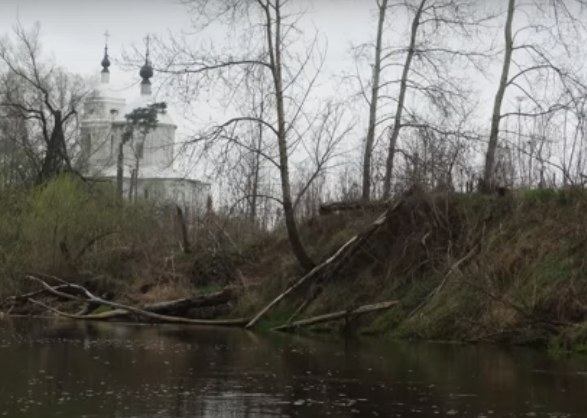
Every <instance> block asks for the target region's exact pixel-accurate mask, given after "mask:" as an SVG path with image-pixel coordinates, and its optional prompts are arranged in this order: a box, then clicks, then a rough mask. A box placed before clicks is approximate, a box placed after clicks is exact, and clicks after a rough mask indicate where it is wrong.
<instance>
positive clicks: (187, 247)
mask: <svg viewBox="0 0 587 418" xmlns="http://www.w3.org/2000/svg"><path fill="white" fill-rule="evenodd" d="M175 207H176V209H177V222H178V223H179V234H180V235H179V237H180V242H181V250H182V251H183V253H184V254H190V253H191V252H192V248H191V244H190V239H189V236H188V228H187V225H186V222H185V218H184V216H183V211H182V210H181V208H180V207H179V206H178V205H176V206H175Z"/></svg>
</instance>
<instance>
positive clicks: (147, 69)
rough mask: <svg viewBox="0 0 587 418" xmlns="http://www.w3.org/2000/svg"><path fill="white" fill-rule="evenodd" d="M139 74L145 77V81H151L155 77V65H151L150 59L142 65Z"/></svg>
mask: <svg viewBox="0 0 587 418" xmlns="http://www.w3.org/2000/svg"><path fill="white" fill-rule="evenodd" d="M139 75H140V76H141V78H142V79H143V83H146V82H150V81H149V79H150V78H152V77H153V66H152V65H151V62H150V61H149V60H148V59H147V60H146V61H145V64H144V65H143V66H142V67H141V70H140V71H139Z"/></svg>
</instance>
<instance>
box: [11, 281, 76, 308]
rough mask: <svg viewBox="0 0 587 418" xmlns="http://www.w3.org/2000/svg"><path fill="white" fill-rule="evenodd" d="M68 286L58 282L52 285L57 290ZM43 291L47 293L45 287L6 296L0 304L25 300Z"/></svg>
mask: <svg viewBox="0 0 587 418" xmlns="http://www.w3.org/2000/svg"><path fill="white" fill-rule="evenodd" d="M68 287H69V284H60V285H58V286H54V288H55V289H57V290H64V289H67V288H68ZM43 293H47V289H41V290H35V291H34V292H29V293H23V294H22V295H14V296H8V297H7V298H5V299H4V300H2V301H0V306H3V305H5V304H7V303H9V302H12V303H14V302H18V301H21V300H22V301H27V300H28V299H30V298H32V297H35V296H38V295H41V294H43Z"/></svg>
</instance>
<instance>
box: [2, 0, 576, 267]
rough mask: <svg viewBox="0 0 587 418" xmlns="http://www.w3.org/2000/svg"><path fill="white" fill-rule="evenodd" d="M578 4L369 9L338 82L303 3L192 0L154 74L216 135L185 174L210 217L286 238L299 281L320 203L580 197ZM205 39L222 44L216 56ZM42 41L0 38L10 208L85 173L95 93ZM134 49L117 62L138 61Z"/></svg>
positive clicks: (505, 2) (192, 154) (5, 189)
mask: <svg viewBox="0 0 587 418" xmlns="http://www.w3.org/2000/svg"><path fill="white" fill-rule="evenodd" d="M583 6H585V4H584V1H583V0H566V1H565V0H553V1H549V2H542V1H538V0H536V1H532V2H529V3H528V2H524V3H522V2H519V1H517V0H501V1H499V2H486V1H470V0H401V1H394V0H373V1H370V2H367V1H366V2H364V5H362V7H365V8H366V9H369V10H370V11H372V12H374V13H373V17H374V18H373V20H372V23H373V25H372V29H371V33H372V39H371V41H368V42H366V43H361V44H356V45H354V47H353V48H351V49H350V50H349V51H348V54H349V57H350V58H352V59H353V60H354V65H353V68H355V69H356V71H355V70H353V71H346V70H345V71H346V72H343V71H341V72H340V73H338V74H337V73H335V74H333V73H332V71H331V70H330V71H327V70H326V69H325V62H326V61H327V54H328V48H327V42H326V39H325V36H326V35H325V34H324V33H321V32H320V31H319V30H316V29H315V28H314V27H313V26H312V21H311V18H310V17H309V15H308V14H304V11H306V12H307V11H308V8H310V10H311V7H312V3H311V2H286V1H282V0H255V1H253V0H228V1H225V2H210V1H207V0H186V1H184V2H183V6H182V7H185V8H186V12H187V13H188V14H189V15H190V16H191V17H193V19H192V22H193V28H192V29H193V31H192V32H193V33H196V35H193V36H191V35H184V34H180V33H176V34H171V35H166V36H154V37H153V38H154V41H153V43H152V44H153V45H152V48H153V51H152V53H151V55H152V58H153V65H154V67H155V71H156V73H159V74H164V76H165V77H160V79H161V81H163V79H164V80H165V82H164V83H163V84H162V86H161V87H162V91H163V92H164V93H165V95H166V100H168V101H169V102H170V103H174V104H179V105H183V106H184V107H185V108H186V109H190V108H193V107H194V105H195V104H199V103H206V106H207V107H209V109H211V110H210V112H211V120H212V122H210V123H206V124H202V123H201V122H199V123H198V126H199V129H197V130H196V131H195V132H193V134H192V135H191V136H190V137H189V138H188V140H186V141H184V142H182V143H181V147H180V148H181V150H180V152H179V155H178V156H177V159H178V161H177V163H178V164H181V165H183V166H186V167H189V168H190V169H191V170H193V172H196V173H198V174H202V173H205V174H206V175H207V176H208V177H209V178H210V179H211V181H212V182H213V183H214V185H215V189H216V193H215V195H214V196H215V199H214V200H215V205H214V206H215V210H216V212H217V213H221V214H222V215H223V216H225V215H226V218H233V219H238V220H239V222H240V221H241V220H242V221H243V222H244V223H245V222H246V224H247V225H248V231H253V232H251V233H252V234H253V233H257V232H259V231H269V230H272V229H275V228H276V227H280V226H283V227H284V230H286V231H287V235H288V239H289V242H290V245H291V249H292V251H293V253H294V254H295V256H296V258H297V260H298V262H299V264H300V266H302V267H303V269H305V270H310V269H311V268H312V267H313V266H314V265H315V264H316V263H317V262H318V261H319V260H315V259H314V257H312V255H311V254H309V253H308V251H307V248H306V245H305V243H304V242H303V239H302V237H301V235H300V231H299V225H300V221H302V220H304V219H307V218H310V217H312V216H316V215H317V213H318V210H319V206H320V204H321V203H324V202H327V201H355V200H363V201H370V200H386V199H389V198H391V197H393V196H396V195H397V194H399V193H402V192H404V191H405V190H407V189H409V188H410V187H411V186H413V185H417V186H418V187H419V188H420V189H423V190H429V191H431V190H442V191H471V190H473V189H475V190H477V189H478V190H479V191H481V192H486V193H491V192H492V191H494V190H495V189H497V188H503V187H506V188H535V187H549V186H552V187H558V186H562V185H580V186H582V185H583V184H584V178H585V175H584V165H585V151H586V146H585V145H586V144H585V127H586V124H585V121H586V112H585V103H586V98H587V94H586V93H587V84H586V82H585V76H586V74H585V72H584V69H583V66H582V63H583V62H584V59H585V51H583V45H584V43H585V42H584V41H585V39H586V35H587V28H586V27H585V24H584V21H585V19H584V18H585V16H584V7H583ZM341 7H342V6H341ZM334 16H335V12H334V11H333V17H334ZM212 24H213V25H212ZM212 26H213V28H214V29H215V30H218V28H225V29H226V30H227V31H228V30H230V31H231V36H230V40H226V41H225V42H224V43H223V44H222V45H218V44H214V43H212V42H209V38H207V34H209V32H207V31H208V30H210V27H212ZM229 28H230V29H229ZM227 39H228V37H227ZM40 40H41V37H40V34H39V29H38V27H36V28H34V29H33V30H31V31H29V30H26V29H24V28H22V27H19V26H17V27H16V29H15V31H14V32H13V33H12V34H9V35H7V36H5V37H4V38H2V40H1V41H0V72H1V80H0V193H2V196H12V195H13V194H15V193H20V192H22V190H29V189H28V187H30V186H31V185H33V184H37V185H39V184H41V185H42V184H46V182H47V181H49V180H50V179H52V178H54V177H55V176H57V175H58V174H59V173H62V172H64V171H68V172H72V173H81V172H83V171H82V168H83V164H84V161H83V158H81V157H80V143H79V142H80V141H79V129H78V122H79V118H81V117H83V112H82V109H81V107H80V104H81V103H82V101H83V98H84V97H85V95H86V94H87V92H88V91H89V89H88V88H87V86H88V85H87V83H85V81H84V80H83V79H82V78H81V77H79V76H77V75H74V74H69V73H67V72H66V71H64V70H61V69H60V68H59V66H58V65H57V64H56V63H54V62H52V61H51V60H49V59H48V58H46V57H45V56H43V54H42V51H41V48H40ZM141 52H142V51H141ZM141 52H139V51H136V53H135V52H133V51H132V50H131V51H129V52H128V53H127V54H126V55H125V57H124V58H125V60H126V61H127V63H128V64H132V63H139V62H140V63H142V61H143V58H142V57H140V56H139V55H140V53H141ZM139 65H140V64H139ZM488 91H490V92H491V94H490V97H487V92H488ZM199 120H201V119H199ZM225 232H226V231H225ZM223 235H224V236H225V237H226V235H230V234H223ZM237 235H239V234H237ZM231 239H232V240H233V243H232V244H230V245H233V244H235V242H234V238H233V237H231ZM229 241H230V240H227V242H229ZM235 245H236V244H235Z"/></svg>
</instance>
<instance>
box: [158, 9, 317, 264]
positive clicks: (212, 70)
mask: <svg viewBox="0 0 587 418" xmlns="http://www.w3.org/2000/svg"><path fill="white" fill-rule="evenodd" d="M185 4H186V6H187V7H188V10H189V11H190V12H191V13H192V16H194V19H203V20H205V23H206V24H209V23H211V22H213V21H216V22H218V21H221V20H224V22H225V23H226V22H227V23H229V24H230V25H232V28H233V29H232V30H233V31H236V28H238V30H239V31H241V33H240V35H241V36H240V37H239V36H236V37H235V39H236V40H237V41H239V42H241V44H240V45H239V46H238V50H236V51H232V52H229V53H219V52H217V51H216V50H214V49H213V48H210V49H208V50H206V49H205V48H203V47H202V46H199V47H198V48H192V47H190V45H189V43H188V42H187V41H186V40H185V39H179V38H172V39H170V40H168V41H167V42H165V41H162V40H158V42H156V45H155V49H156V53H158V54H159V57H158V58H157V60H156V61H157V62H159V63H160V67H159V68H157V70H158V71H159V72H163V73H166V74H168V76H169V84H168V85H169V86H170V87H172V88H173V87H177V90H176V91H177V92H179V91H180V90H181V91H182V92H183V94H184V97H185V100H186V102H191V100H193V99H194V95H195V94H196V93H197V92H199V90H200V88H203V87H204V84H207V86H206V88H209V87H210V85H217V86H219V89H221V88H226V87H228V89H229V92H228V98H227V99H226V102H225V109H226V108H230V107H231V106H232V109H233V111H234V113H235V115H234V117H230V118H228V119H227V120H226V121H224V122H222V123H218V124H215V126H213V127H211V128H210V129H208V130H207V131H206V132H203V133H202V134H200V135H198V136H197V141H199V142H203V141H206V142H208V143H212V142H214V143H218V142H219V141H230V142H231V143H232V144H236V145H238V146H242V147H245V148H246V147H247V144H244V143H242V141H240V139H239V138H238V137H236V136H235V135H234V132H235V131H236V130H238V129H240V128H241V127H242V126H247V125H248V126H253V127H254V129H258V127H259V125H262V126H263V127H264V130H265V131H266V132H267V134H269V135H271V136H272V137H273V138H274V144H275V147H274V148H273V149H271V150H270V152H271V151H275V153H274V154H271V153H265V152H263V151H259V154H260V155H262V156H263V158H266V159H267V160H268V161H269V162H270V163H271V164H272V165H274V166H275V167H276V168H277V169H278V171H279V179H280V186H281V197H280V199H279V200H280V201H281V207H282V209H283V215H284V220H285V225H286V227H287V232H288V237H289V241H290V244H291V247H292V250H293V252H294V254H295V256H296V258H297V259H298V261H299V263H300V264H301V266H302V267H303V268H304V269H309V268H311V267H312V266H313V265H314V263H313V261H312V260H311V258H310V257H309V256H308V254H307V252H306V250H305V248H304V245H303V244H302V242H301V239H300V236H299V232H298V227H297V223H296V219H295V210H294V198H293V192H292V185H291V174H290V157H291V155H292V153H294V152H295V150H296V149H297V148H298V147H299V145H300V143H301V141H302V139H303V136H304V133H305V132H307V131H308V129H310V125H311V124H312V120H311V118H309V117H308V112H307V110H306V108H307V102H308V98H309V95H310V92H311V91H312V88H313V86H314V84H315V82H316V79H317V77H318V74H319V69H320V66H321V61H320V62H318V65H316V66H315V67H314V68H315V71H314V70H313V69H312V68H311V65H312V64H313V63H316V59H317V53H318V48H317V46H318V38H317V36H315V37H314V39H312V40H311V41H310V42H309V43H308V44H305V45H304V48H299V49H297V50H296V48H294V47H293V45H294V44H295V43H296V40H295V38H296V37H297V35H298V34H299V28H298V23H299V19H300V16H301V15H302V14H303V11H300V10H297V9H295V7H296V5H295V4H293V2H288V1H284V0H230V1H228V2H224V3H222V4H220V3H215V2H210V1H206V0H190V1H185ZM299 51H302V52H301V53H300V52H299ZM251 77H253V78H258V77H261V79H262V80H264V82H265V81H266V82H268V84H269V85H270V91H269V94H268V95H267V97H266V99H264V100H263V101H262V102H263V103H264V112H263V117H260V116H259V113H257V115H249V114H243V109H242V106H238V105H235V103H234V101H235V100H237V98H238V93H239V92H241V93H242V92H243V90H244V91H245V92H246V89H243V86H244V82H243V80H246V79H250V78H251ZM221 86H224V87H221ZM244 99H246V97H245V98H244ZM241 103H242V102H241ZM269 104H271V106H270V105H269Z"/></svg>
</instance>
